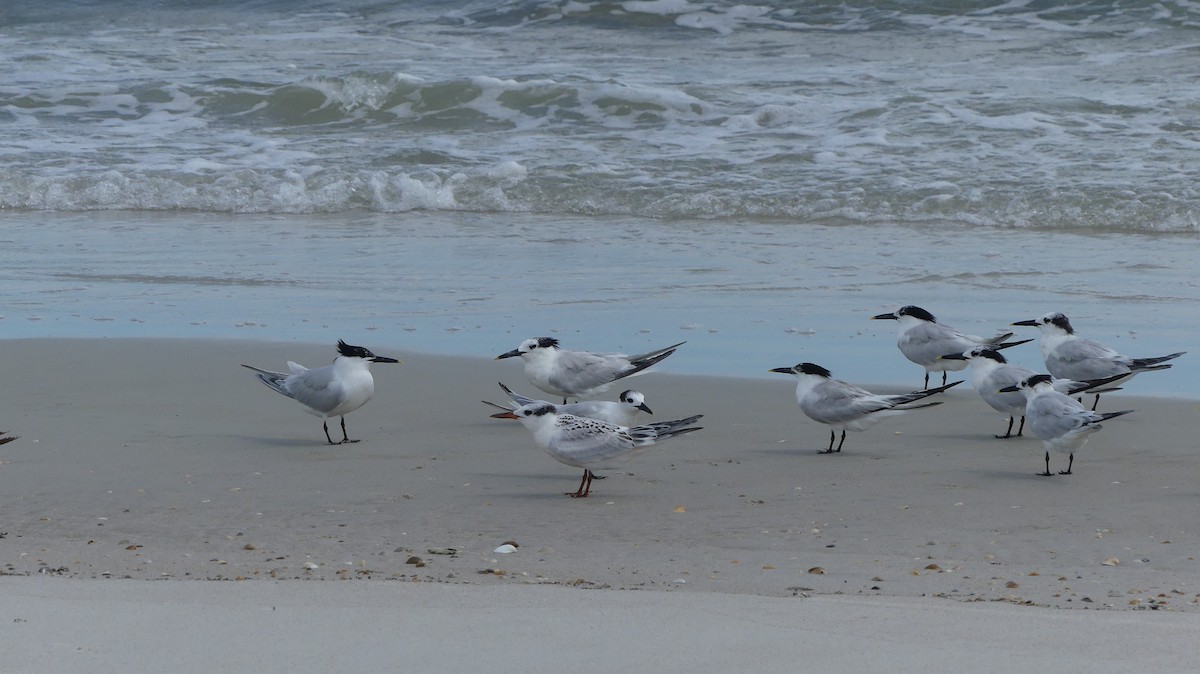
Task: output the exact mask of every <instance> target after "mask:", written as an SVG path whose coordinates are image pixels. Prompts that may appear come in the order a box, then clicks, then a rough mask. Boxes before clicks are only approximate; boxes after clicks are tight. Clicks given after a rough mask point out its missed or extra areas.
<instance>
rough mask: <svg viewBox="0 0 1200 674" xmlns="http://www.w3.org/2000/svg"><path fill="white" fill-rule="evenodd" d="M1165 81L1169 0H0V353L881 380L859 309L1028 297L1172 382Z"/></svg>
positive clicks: (1179, 49)
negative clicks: (291, 352) (547, 345)
mask: <svg viewBox="0 0 1200 674" xmlns="http://www.w3.org/2000/svg"><path fill="white" fill-rule="evenodd" d="M865 4H867V3H864V5H865ZM199 5H203V6H202V7H199ZM198 7H199V8H198ZM1198 72H1200V3H1195V2H1154V3H1150V2H1132V3H1131V2H1115V1H1108V2H1083V3H1076V4H1072V5H1070V6H1065V7H1064V6H1062V5H1061V4H1059V3H1048V2H1032V1H1030V2H1022V1H1014V2H936V1H934V0H923V1H912V2H884V3H870V6H869V7H868V6H861V7H856V6H853V5H847V4H845V3H828V2H812V3H785V2H774V3H757V4H737V3H732V2H687V1H684V0H651V1H630V2H582V1H568V2H486V3H484V2H480V3H444V2H432V1H430V2H378V1H376V2H367V1H360V2H353V1H348V0H291V1H287V2H284V1H282V0H261V1H258V2H210V3H193V2H185V1H183V0H158V1H150V0H144V1H141V2H136V1H130V2H100V1H73V2H71V1H66V0H51V1H48V2H42V3H10V4H9V5H5V6H4V7H0V133H2V134H3V139H4V140H3V142H2V143H0V302H2V304H0V336H3V337H7V338H15V337H48V336H94V337H126V336H166V337H202V338H217V339H221V338H230V337H237V338H249V339H270V340H283V341H287V340H296V341H305V342H326V341H327V342H329V343H331V344H332V343H333V342H334V341H335V340H337V339H339V338H341V339H346V340H348V341H351V342H361V343H364V344H367V345H369V346H371V347H372V348H375V349H376V350H379V351H383V350H384V349H385V347H391V348H406V349H413V350H418V351H435V352H441V353H460V354H468V355H485V356H490V355H495V354H497V353H500V352H502V351H506V350H508V349H510V348H512V347H513V346H515V345H516V344H517V343H518V342H519V341H520V340H521V339H523V338H525V337H529V336H540V335H553V336H557V337H559V338H560V339H561V340H562V341H563V344H564V346H568V347H577V348H588V349H593V350H622V351H629V352H632V351H638V350H643V349H648V348H652V347H657V346H662V345H665V344H669V343H673V342H675V341H681V340H683V339H686V340H688V345H687V346H686V347H685V348H684V349H683V350H681V351H680V352H679V354H677V355H676V356H674V357H672V359H670V360H669V361H667V362H666V363H664V366H663V367H664V369H668V370H672V371H677V372H692V373H712V374H729V375H745V376H766V374H765V372H766V370H767V369H769V368H771V367H778V366H781V365H788V364H792V363H795V362H798V361H800V360H811V361H814V362H818V363H821V364H823V365H825V366H826V367H829V368H830V369H831V370H833V371H834V374H835V375H837V376H843V377H845V378H850V379H855V380H860V381H871V382H883V383H895V384H909V383H911V384H914V385H915V384H919V382H920V377H921V374H920V368H918V367H917V366H915V365H912V364H910V363H907V361H904V360H903V358H902V357H901V356H900V355H899V353H898V351H896V349H895V346H894V333H893V329H894V324H890V323H884V322H879V321H876V322H872V321H870V320H869V317H870V316H871V315H874V314H876V313H879V312H882V311H887V310H892V309H894V308H896V307H898V306H900V305H904V304H917V305H921V306H924V307H925V308H927V309H929V310H931V311H932V312H933V313H935V314H937V315H938V316H939V318H941V319H942V320H943V321H944V322H948V323H950V324H953V325H955V326H956V327H959V328H962V329H964V330H966V331H969V332H974V333H977V334H985V333H986V334H991V333H993V332H996V331H998V330H1001V329H1004V328H1005V326H1007V324H1008V323H1011V322H1012V321H1016V320H1022V319H1027V318H1034V317H1037V316H1040V315H1042V314H1044V313H1046V312H1048V311H1052V310H1057V311H1063V312H1065V313H1067V314H1068V315H1069V316H1070V317H1071V318H1072V320H1073V322H1074V323H1075V325H1076V327H1077V329H1078V330H1079V332H1080V333H1082V334H1086V335H1088V336H1091V337H1094V338H1097V339H1100V340H1101V341H1105V342H1107V343H1111V344H1112V345H1113V346H1115V347H1116V348H1118V349H1119V350H1121V351H1122V352H1124V353H1127V354H1129V355H1133V356H1150V355H1160V354H1164V353H1169V352H1173V351H1184V350H1186V351H1192V352H1193V353H1192V354H1189V355H1188V356H1185V357H1184V358H1183V359H1181V360H1180V361H1178V365H1177V366H1176V367H1175V368H1174V369H1172V370H1168V371H1165V372H1160V373H1155V374H1153V375H1146V376H1144V377H1140V378H1139V379H1138V380H1136V381H1135V382H1134V383H1132V384H1130V386H1129V387H1128V389H1127V390H1128V391H1129V392H1131V393H1156V394H1169V395H1188V396H1196V397H1200V378H1198V375H1200V366H1197V365H1194V364H1193V362H1198V361H1197V359H1198V358H1200V348H1197V344H1196V343H1195V338H1194V336H1195V334H1196V328H1197V326H1198V325H1200V274H1198V273H1197V272H1198V270H1200V264H1198V262H1197V261H1198V260H1200V162H1198V161H1197V157H1200V103H1197V101H1200V77H1198V76H1197V75H1196V73H1198ZM1014 329H1015V330H1017V331H1018V334H1019V335H1020V334H1027V336H1029V337H1033V336H1034V335H1035V334H1036V331H1033V330H1032V329H1022V328H1014ZM1026 331H1028V332H1026ZM1011 353H1012V355H1013V357H1014V359H1015V360H1019V361H1020V362H1023V363H1025V364H1027V365H1030V366H1031V367H1039V366H1040V358H1039V356H1038V354H1037V351H1036V349H1034V348H1033V347H1032V345H1030V346H1028V347H1018V348H1017V349H1014V350H1013V351H1012V352H1011ZM283 358H284V357H283V356H282V355H281V362H282V359H283Z"/></svg>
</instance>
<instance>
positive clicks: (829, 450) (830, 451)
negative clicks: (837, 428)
mask: <svg viewBox="0 0 1200 674" xmlns="http://www.w3.org/2000/svg"><path fill="white" fill-rule="evenodd" d="M835 438H837V434H836V433H834V432H833V431H832V430H830V431H829V449H826V450H824V451H822V450H819V449H818V450H817V454H833V441H834V439H835Z"/></svg>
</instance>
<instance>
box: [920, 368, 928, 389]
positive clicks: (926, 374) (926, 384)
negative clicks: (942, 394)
mask: <svg viewBox="0 0 1200 674" xmlns="http://www.w3.org/2000/svg"><path fill="white" fill-rule="evenodd" d="M925 388H926V389H927V388H929V370H925ZM921 390H925V389H921Z"/></svg>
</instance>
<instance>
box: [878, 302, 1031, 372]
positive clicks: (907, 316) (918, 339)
mask: <svg viewBox="0 0 1200 674" xmlns="http://www.w3.org/2000/svg"><path fill="white" fill-rule="evenodd" d="M871 318H872V319H874V320H880V321H899V322H900V329H899V332H898V333H897V336H896V346H898V347H900V353H903V354H904V357H905V358H907V359H909V360H911V361H912V362H914V363H916V364H917V365H920V366H921V367H923V368H925V388H929V373H930V372H941V373H942V384H943V385H944V384H945V383H946V376H947V375H948V374H949V372H950V371H954V372H958V371H959V370H963V369H966V367H967V364H966V363H965V362H963V361H956V360H943V359H942V356H943V355H945V354H947V353H962V352H964V351H966V350H967V349H969V348H971V347H973V346H978V345H980V344H985V345H987V346H991V347H992V348H995V349H1007V348H1008V347H1010V346H1016V345H1018V344H1025V343H1026V342H1032V341H1033V340H1032V339H1026V340H1021V341H1017V342H1005V341H1004V340H1006V339H1008V338H1009V337H1012V335H1013V333H1011V332H1004V333H1001V334H998V335H996V336H994V337H989V338H984V337H979V336H977V335H964V334H963V333H961V332H959V331H958V330H955V329H954V328H952V327H950V326H949V325H945V324H943V323H938V322H937V319H936V318H934V316H933V314H931V313H929V312H928V311H926V310H924V309H922V308H921V307H916V306H912V305H911V304H910V305H908V306H905V307H900V308H899V309H897V310H896V311H894V312H892V313H890V314H879V315H878V316H872V317H871Z"/></svg>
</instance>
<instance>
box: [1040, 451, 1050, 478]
mask: <svg viewBox="0 0 1200 674" xmlns="http://www.w3.org/2000/svg"><path fill="white" fill-rule="evenodd" d="M1053 474H1054V473H1051V472H1050V452H1046V472H1044V473H1038V475H1041V476H1042V477H1050V476H1051V475H1053Z"/></svg>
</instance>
